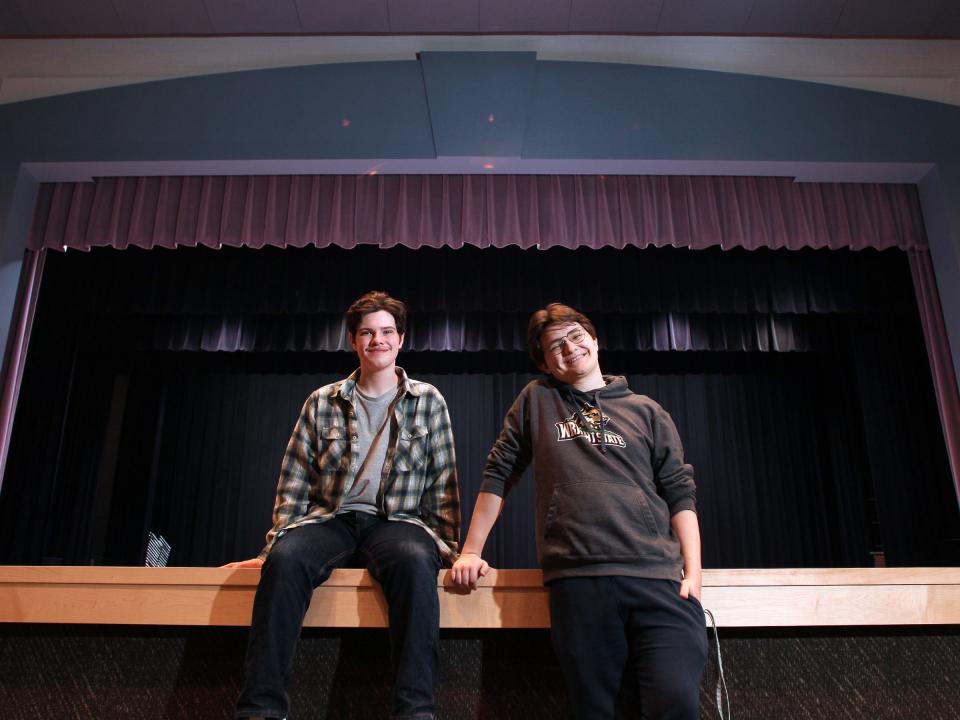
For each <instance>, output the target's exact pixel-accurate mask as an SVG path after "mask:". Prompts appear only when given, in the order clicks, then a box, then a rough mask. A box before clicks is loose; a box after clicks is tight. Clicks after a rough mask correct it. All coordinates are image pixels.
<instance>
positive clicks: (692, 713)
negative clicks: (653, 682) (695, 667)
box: [655, 673, 700, 717]
mask: <svg viewBox="0 0 960 720" xmlns="http://www.w3.org/2000/svg"><path fill="white" fill-rule="evenodd" d="M699 681H700V678H699V676H697V677H696V678H694V677H693V676H692V674H691V676H690V677H685V676H684V673H670V674H668V675H666V676H664V677H660V678H659V683H658V684H657V688H656V692H655V696H656V698H657V700H658V701H659V702H658V704H659V707H661V708H670V709H671V710H673V711H674V712H675V713H676V714H675V715H672V716H671V717H697V716H698V712H699V709H700V682H699Z"/></svg>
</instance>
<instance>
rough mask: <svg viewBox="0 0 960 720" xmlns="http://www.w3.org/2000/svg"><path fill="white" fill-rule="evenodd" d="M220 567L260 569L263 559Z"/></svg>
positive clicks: (237, 562)
mask: <svg viewBox="0 0 960 720" xmlns="http://www.w3.org/2000/svg"><path fill="white" fill-rule="evenodd" d="M220 567H225V568H261V567H263V558H258V557H255V558H250V559H249V560H237V561H235V562H229V563H227V564H226V565H221V566H220Z"/></svg>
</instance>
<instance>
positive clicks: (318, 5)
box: [296, 0, 390, 33]
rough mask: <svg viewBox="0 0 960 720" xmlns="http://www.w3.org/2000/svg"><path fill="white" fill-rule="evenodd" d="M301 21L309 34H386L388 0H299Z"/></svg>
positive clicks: (297, 1) (297, 0)
mask: <svg viewBox="0 0 960 720" xmlns="http://www.w3.org/2000/svg"><path fill="white" fill-rule="evenodd" d="M296 3H297V10H298V11H299V13H300V24H301V26H302V27H303V31H304V32H308V33H386V32H389V31H390V17H389V15H388V13H387V0H351V2H350V3H344V2H330V0H296Z"/></svg>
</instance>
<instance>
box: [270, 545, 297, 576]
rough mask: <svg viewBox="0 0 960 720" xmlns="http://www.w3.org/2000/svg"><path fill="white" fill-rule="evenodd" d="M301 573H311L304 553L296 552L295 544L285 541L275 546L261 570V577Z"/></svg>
mask: <svg viewBox="0 0 960 720" xmlns="http://www.w3.org/2000/svg"><path fill="white" fill-rule="evenodd" d="M301 573H309V569H308V568H307V565H306V562H305V560H304V556H303V554H302V553H299V552H296V549H295V546H292V545H287V544H284V543H278V544H275V545H274V546H273V548H272V549H271V550H270V554H269V555H267V558H266V560H264V562H263V567H262V568H261V570H260V576H261V577H275V576H282V577H287V576H290V575H298V574H301Z"/></svg>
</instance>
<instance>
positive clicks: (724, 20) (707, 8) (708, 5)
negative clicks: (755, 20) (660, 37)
mask: <svg viewBox="0 0 960 720" xmlns="http://www.w3.org/2000/svg"><path fill="white" fill-rule="evenodd" d="M753 4H754V0H664V2H663V10H662V11H661V12H660V21H659V22H658V23H657V32H661V33H711V34H723V33H742V32H744V29H745V28H746V26H747V18H748V17H750V9H751V8H752V7H753Z"/></svg>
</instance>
